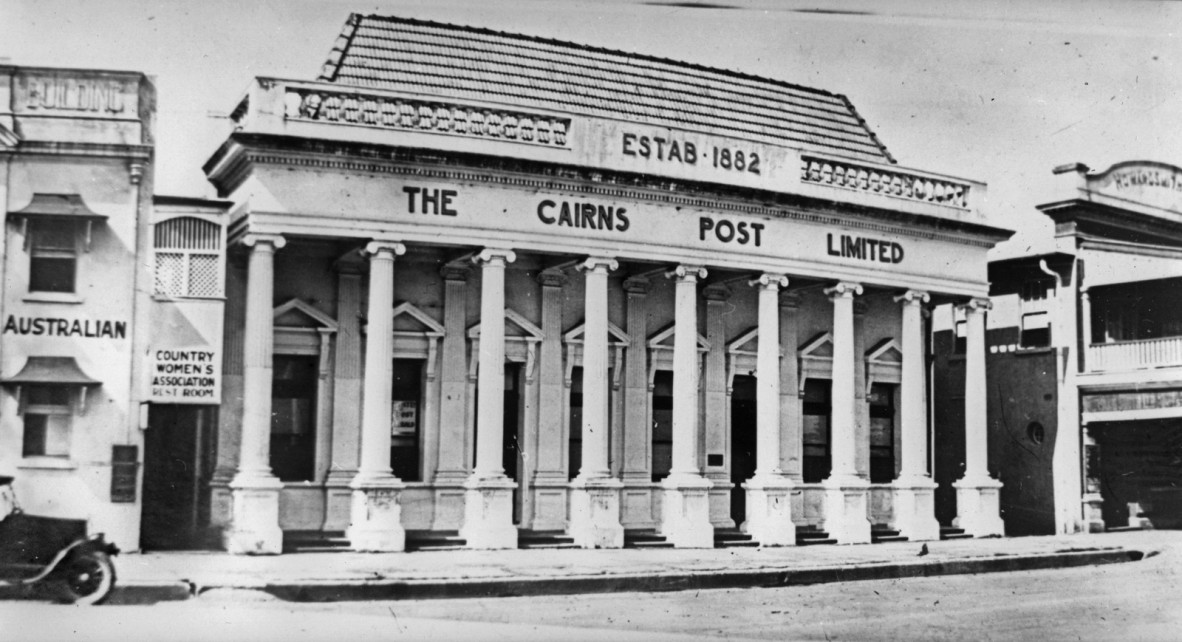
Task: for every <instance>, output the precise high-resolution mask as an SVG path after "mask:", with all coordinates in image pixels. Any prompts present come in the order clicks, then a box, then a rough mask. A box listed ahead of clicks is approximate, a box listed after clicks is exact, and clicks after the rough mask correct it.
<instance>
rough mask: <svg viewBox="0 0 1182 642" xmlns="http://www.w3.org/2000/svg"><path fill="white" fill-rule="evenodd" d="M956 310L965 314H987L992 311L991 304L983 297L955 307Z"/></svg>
mask: <svg viewBox="0 0 1182 642" xmlns="http://www.w3.org/2000/svg"><path fill="white" fill-rule="evenodd" d="M956 308H957V309H958V310H964V311H965V314H970V313H980V312H987V311H989V310H992V309H993V302H992V301H990V300H989V299H986V298H983V297H974V298H972V299H969V300H968V301H966V302H965V303H961V304H960V305H958V306H956Z"/></svg>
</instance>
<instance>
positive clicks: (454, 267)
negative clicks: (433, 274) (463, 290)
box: [439, 261, 472, 281]
mask: <svg viewBox="0 0 1182 642" xmlns="http://www.w3.org/2000/svg"><path fill="white" fill-rule="evenodd" d="M439 274H440V276H442V277H443V280H444V281H467V280H468V275H470V274H472V268H471V267H469V266H468V265H467V263H465V262H461V261H451V262H449V263H444V264H443V267H441V268H439Z"/></svg>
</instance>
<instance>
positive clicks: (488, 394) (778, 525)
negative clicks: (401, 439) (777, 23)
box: [225, 234, 1002, 553]
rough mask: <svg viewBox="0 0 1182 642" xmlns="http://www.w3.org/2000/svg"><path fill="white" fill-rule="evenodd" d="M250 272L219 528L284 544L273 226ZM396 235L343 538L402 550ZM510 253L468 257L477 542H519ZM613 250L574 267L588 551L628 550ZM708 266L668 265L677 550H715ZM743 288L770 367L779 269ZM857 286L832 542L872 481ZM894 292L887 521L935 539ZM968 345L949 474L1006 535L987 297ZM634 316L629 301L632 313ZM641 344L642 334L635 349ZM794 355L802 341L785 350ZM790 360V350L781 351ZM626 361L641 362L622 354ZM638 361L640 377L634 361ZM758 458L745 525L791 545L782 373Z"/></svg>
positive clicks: (470, 482) (839, 368)
mask: <svg viewBox="0 0 1182 642" xmlns="http://www.w3.org/2000/svg"><path fill="white" fill-rule="evenodd" d="M242 242H243V244H244V245H245V246H246V247H248V248H249V249H250V258H249V262H248V274H247V301H246V337H245V342H244V344H245V346H246V354H245V355H244V357H245V358H244V368H245V371H244V378H245V397H244V411H243V422H242V441H241V444H242V448H241V452H240V456H239V468H238V472H237V474H236V475H235V477H234V479H233V481H232V482H231V484H230V487H231V490H232V502H233V508H232V518H231V524H230V525H229V528H228V529H227V531H226V534H225V544H226V547H227V550H229V551H230V552H232V553H278V552H280V550H281V547H282V532H281V531H280V529H279V526H278V496H279V491H280V490H281V488H282V484H281V483H280V482H279V481H278V480H277V479H276V478H275V477H274V476H273V475H272V474H271V472H270V468H269V465H268V452H269V449H268V445H269V436H270V428H271V424H270V421H271V419H270V417H271V407H270V403H271V401H270V400H271V394H270V393H271V351H272V341H273V327H272V325H273V323H272V311H271V310H272V308H271V306H272V298H273V297H272V294H273V283H274V267H273V266H274V253H275V251H276V250H279V249H281V248H282V247H283V246H284V243H285V242H284V239H283V237H282V236H278V235H261V234H249V235H247V236H246V237H245V238H244V239H243V241H242ZM405 251H406V248H405V246H403V245H402V244H401V243H398V242H395V241H389V240H375V241H374V242H372V243H369V244H368V245H367V246H366V247H365V250H364V252H365V254H366V255H367V256H368V259H369V265H370V276H369V302H368V310H367V314H366V318H367V319H368V324H369V325H368V331H367V337H368V338H367V342H366V349H365V356H366V360H365V363H366V367H365V372H364V391H363V408H362V429H361V461H360V466H359V469H358V472H357V475H356V477H355V478H354V479H353V480H352V482H351V484H350V488H351V489H352V494H353V495H352V505H351V524H350V526H349V529H348V531H347V536H348V538H349V540H350V543H351V545H352V546H353V547H354V548H355V549H356V550H365V551H398V550H403V549H404V546H405V532H404V531H403V527H402V525H401V508H400V492H401V490H402V488H403V484H402V482H401V481H400V480H399V479H398V478H397V477H395V476H394V475H393V473H392V471H391V468H390V462H389V452H390V425H389V422H390V412H391V386H392V372H391V364H392V351H393V346H392V331H393V321H392V319H393V303H394V291H395V283H396V281H395V279H394V269H395V267H394V266H395V259H396V257H397V256H400V255H402V254H403V253H405ZM515 259H516V255H515V253H514V252H513V251H512V250H509V249H504V248H488V249H484V250H483V251H481V252H479V253H478V254H477V255H475V256H474V257H473V262H474V263H476V264H477V265H479V266H480V269H481V271H482V278H481V299H480V301H481V305H480V324H481V325H480V342H479V355H478V359H479V366H478V373H477V374H478V379H477V386H478V391H479V394H478V401H477V410H476V421H477V432H476V435H477V436H476V445H475V446H476V461H475V466H474V467H473V469H472V471H471V474H470V475H469V476H468V477H467V479H466V481H464V484H463V486H464V492H465V505H464V523H463V527H462V528H461V531H460V534H461V536H462V537H464V538H465V539H466V540H467V543H468V546H470V547H473V548H485V549H495V548H513V547H516V544H517V530H516V527H515V526H514V524H513V521H512V515H513V505H512V502H513V499H512V497H513V494H512V491H513V490H514V488H516V483H515V482H514V481H513V480H511V479H509V478H508V477H506V475H505V471H504V470H503V467H502V434H503V430H504V426H503V425H502V424H503V417H504V412H503V410H504V408H503V404H504V385H505V384H504V376H503V363H504V359H505V272H506V269H507V266H508V265H509V264H510V263H512V262H513V261H514V260H515ZM617 267H618V266H617V263H616V261H615V260H614V259H613V258H611V257H599V256H596V257H590V258H587V259H586V260H585V261H583V262H582V263H581V264H580V265H579V269H580V270H582V271H583V272H584V273H585V278H586V286H585V305H584V310H585V330H584V346H583V395H584V397H583V419H582V422H583V424H582V431H583V432H582V435H583V449H582V461H581V462H580V467H579V474H578V476H577V477H576V478H575V479H574V480H573V481H572V482H571V485H570V489H571V491H570V520H569V527H568V531H569V533H570V534H571V536H572V537H573V538H574V539H575V541H576V543H578V544H579V545H581V546H584V547H588V548H592V547H599V548H615V547H620V546H622V545H623V534H624V532H623V527H622V526H621V523H620V490H621V488H622V487H623V484H622V482H621V481H620V480H619V479H616V478H614V477H613V476H612V473H611V472H610V468H609V451H608V424H609V420H608V419H609V418H608V416H607V412H606V410H607V408H608V387H609V384H608V364H609V358H608V350H609V344H608V316H607V315H608V305H607V300H608V277H609V274H610V273H611V272H612V271H614V270H616V269H617ZM706 275H707V270H706V268H705V267H703V266H700V265H689V264H685V265H679V266H677V267H676V268H674V269H673V270H670V271H669V272H668V273H667V275H666V276H667V277H668V278H670V279H673V280H674V282H675V287H674V290H675V312H674V314H675V330H674V347H673V370H674V397H673V418H672V432H673V443H672V451H673V452H672V467H671V471H670V473H669V475H668V477H666V478H665V479H664V480H663V481H662V482H661V484H660V489H661V492H662V515H661V518H660V531H661V533H662V534H663V535H665V537H666V538H667V539H668V540H669V541H671V542H672V543H673V544H674V545H675V546H678V547H688V548H708V547H712V546H713V527H712V526H711V521H710V510H709V493H710V489H711V487H712V482H711V481H710V480H708V479H707V478H706V477H704V476H703V475H702V471H701V468H700V466H699V461H700V457H699V453H698V452H697V450H698V429H699V426H698V422H699V414H698V409H699V405H698V395H699V386H698V378H699V376H700V375H699V367H698V351H697V350H698V346H697V338H698V307H697V306H698V298H699V296H698V284H699V281H700V280H701V279H703V278H705V277H706ZM750 285H752V286H753V287H756V288H758V323H759V337H760V339H759V347H758V354H757V366H756V367H757V374H760V375H766V374H767V373H778V372H779V369H780V359H782V358H785V357H783V356H781V351H782V348H783V347H782V346H781V345H780V341H779V337H780V328H779V325H780V314H781V309H780V304H779V293H780V290H781V289H783V288H784V287H786V286H787V285H788V277H787V276H785V275H783V274H762V275H760V276H759V277H758V278H756V279H754V280H752V281H751V282H750ZM862 291H863V288H862V286H861V285H860V284H857V283H850V282H840V283H837V284H835V285H834V286H833V287H831V288H828V289H826V290H825V292H826V294H828V295H829V297H830V299H831V300H832V303H833V332H832V339H833V362H832V375H831V378H832V388H831V390H832V392H831V396H832V418H831V424H830V425H831V438H830V444H831V457H832V468H831V474H830V476H829V478H828V479H826V480H825V481H824V482H823V484H822V486H823V489H824V495H825V500H824V512H825V517H824V528H825V530H827V531H829V532H830V535H831V536H832V537H834V538H836V539H837V540H838V541H839V542H840V543H860V542H869V541H870V522H869V519H868V512H867V503H868V497H869V482H868V481H867V479H866V478H865V477H864V476H861V475H859V474H858V472H857V469H856V461H857V426H856V423H857V405H856V404H857V397H858V395H857V394H856V386H857V385H858V382H857V380H856V371H857V369H856V367H855V359H856V358H857V355H856V351H855V332H854V299H855V297H857V296H858V295H860V294H862ZM895 300H896V301H897V302H899V303H901V315H902V337H901V345H902V353H903V360H902V381H901V394H900V411H901V414H900V416H901V424H902V425H901V431H902V440H901V441H902V448H901V453H900V456H901V459H902V461H901V473H900V475H899V477H898V479H897V480H896V481H895V483H894V484H893V487H892V491H893V504H894V515H895V522H896V523H895V527H896V528H898V529H899V530H900V531H902V533H903V534H904V535H906V536H908V537H910V538H912V539H919V540H923V539H936V538H938V537H939V525H938V524H937V523H936V519H935V516H934V500H933V495H934V489H935V487H936V485H935V483H933V482H932V480H931V478H930V476H929V475H928V474H927V472H926V470H927V467H926V458H927V400H926V389H927V377H926V374H925V369H926V365H925V350H924V346H925V344H926V341H925V336H924V324H923V322H922V318H921V314H922V306H923V304H924V303H926V302H927V301H928V300H929V297H928V294H927V293H925V292H918V291H907V292H905V293H904V294H902V295H901V296H899V297H896V299H895ZM964 309H965V311H966V312H965V313H966V315H967V320H968V324H967V330H968V354H967V356H966V381H965V399H966V402H965V403H966V408H965V410H966V413H965V433H966V470H965V476H964V478H963V479H961V480H960V481H958V482H957V483H956V484H955V486H956V488H957V505H958V507H959V515H958V518H957V523H958V526H960V527H962V528H965V529H966V531H967V532H969V533H970V534H973V535H992V534H1001V532H1002V528H1001V520H1000V518H999V517H998V512H997V494H998V493H997V489H998V488H999V487H1000V483H998V482H997V481H996V480H993V479H992V478H990V477H989V475H988V470H987V467H986V463H987V462H986V455H987V444H986V423H985V407H986V406H985V404H986V398H985V379H984V378H985V343H984V333H985V326H984V313H985V310H986V309H987V301H984V300H973V301H970V302H969V304H968V305H966V306H964ZM630 314H631V312H630ZM634 345H635V344H634ZM787 349H788V350H789V354H790V355H792V354H793V353H794V351H795V346H787ZM787 358H793V357H792V356H789V357H787ZM628 361H629V371H630V372H632V371H635V369H636V368H635V366H634V364H633V359H629V360H628ZM640 368H641V369H640V370H639V372H643V366H640ZM757 386H758V388H757V389H758V394H757V400H756V403H757V425H756V440H757V458H758V459H757V462H756V470H755V473H754V475H753V476H752V478H751V479H750V480H748V481H747V482H746V483H744V484H743V487H744V489H745V492H746V493H747V503H746V505H747V530H748V532H749V533H750V534H752V535H753V537H754V538H755V539H756V540H757V541H759V542H761V543H762V544H763V545H790V544H793V543H795V524H794V521H793V515H792V501H791V495H792V493H793V492H794V491H795V489H796V486H797V482H795V481H793V480H792V479H791V478H790V477H789V476H788V475H786V474H785V472H784V471H782V470H781V469H780V460H781V457H780V443H781V437H780V431H781V429H782V428H781V424H782V422H781V417H780V395H781V390H780V377H779V376H778V374H776V375H773V376H758V378H757Z"/></svg>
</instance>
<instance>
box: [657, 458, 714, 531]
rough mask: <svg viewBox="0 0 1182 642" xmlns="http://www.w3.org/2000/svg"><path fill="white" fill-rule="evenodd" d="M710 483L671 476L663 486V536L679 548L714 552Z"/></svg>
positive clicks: (662, 483) (699, 478)
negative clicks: (707, 549) (711, 550)
mask: <svg viewBox="0 0 1182 642" xmlns="http://www.w3.org/2000/svg"><path fill="white" fill-rule="evenodd" d="M712 486H713V484H711V483H710V480H708V479H705V478H703V477H701V476H699V475H692V474H672V475H669V476H668V477H666V478H665V480H664V481H662V482H661V489H662V498H661V534H662V535H664V536H665V538H666V539H668V540H669V542H671V543H672V544H673V545H674V546H676V547H677V548H714V526H712V525H711V524H710V488H711V487H712Z"/></svg>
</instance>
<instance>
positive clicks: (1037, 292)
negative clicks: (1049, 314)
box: [1019, 279, 1055, 302]
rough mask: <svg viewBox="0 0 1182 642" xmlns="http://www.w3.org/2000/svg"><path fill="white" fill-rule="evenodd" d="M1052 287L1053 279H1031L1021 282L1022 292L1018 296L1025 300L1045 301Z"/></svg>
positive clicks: (1053, 284) (1053, 286)
mask: <svg viewBox="0 0 1182 642" xmlns="http://www.w3.org/2000/svg"><path fill="white" fill-rule="evenodd" d="M1054 289H1055V281H1054V279H1033V280H1030V281H1024V282H1023V283H1022V292H1021V294H1020V295H1019V296H1021V298H1022V301H1025V302H1033V301H1046V300H1047V299H1048V298H1050V293H1051V291H1052V290H1054Z"/></svg>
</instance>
